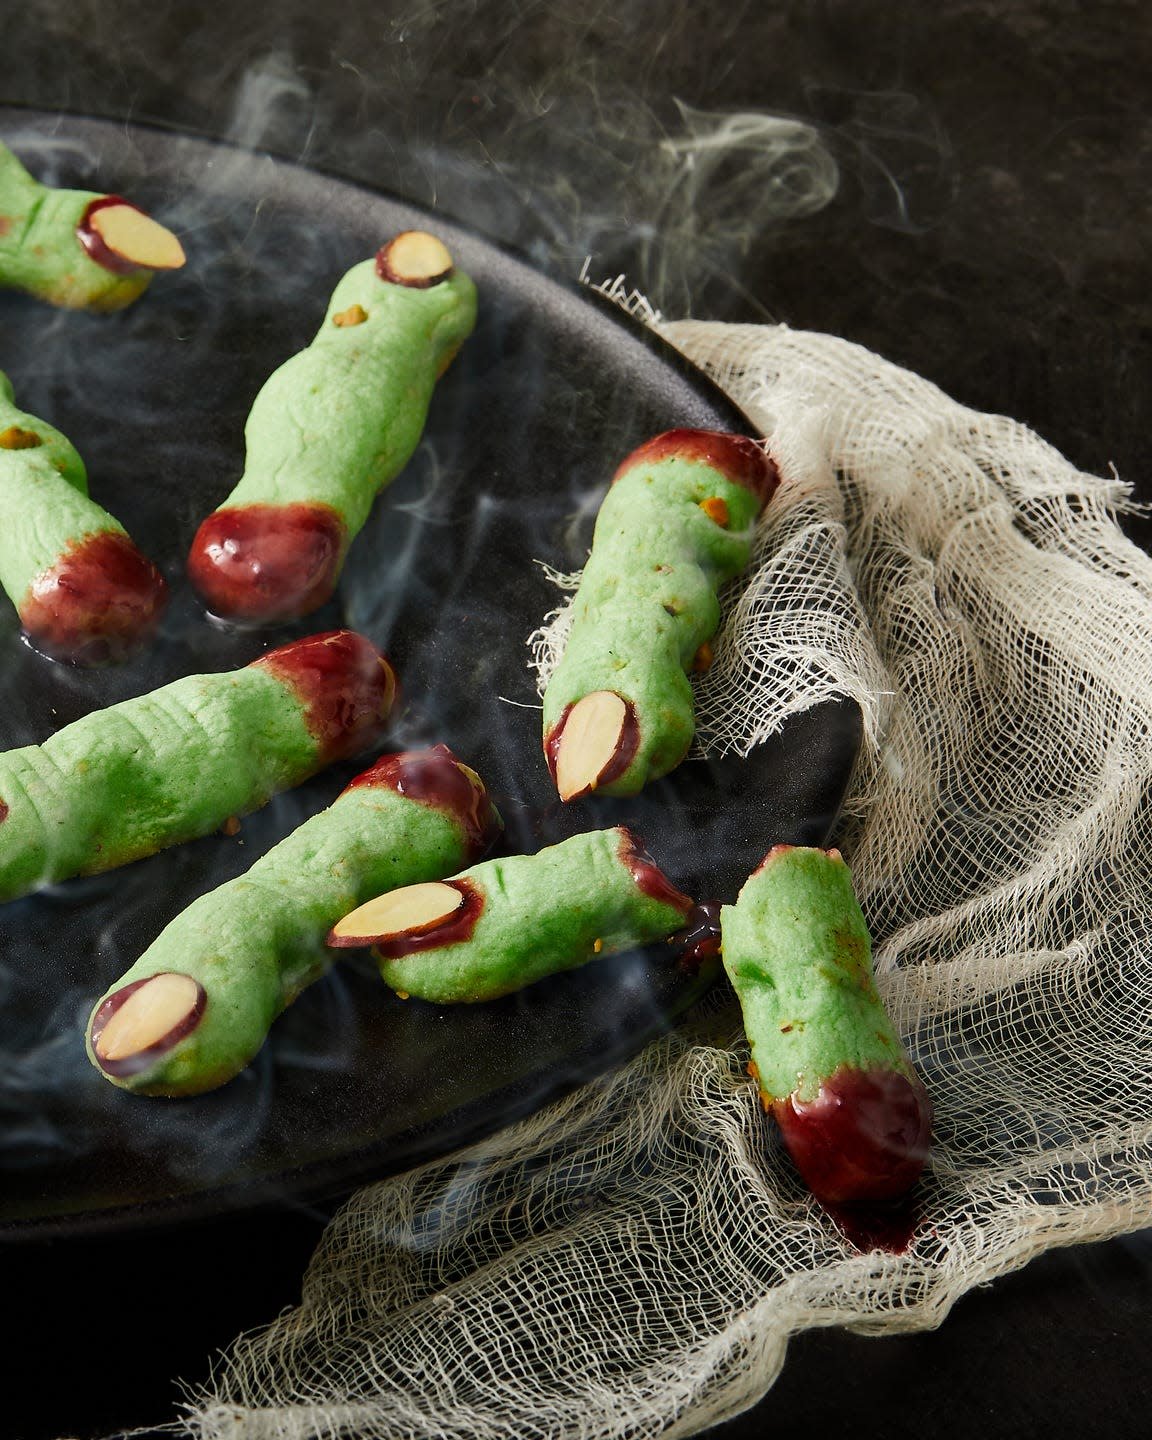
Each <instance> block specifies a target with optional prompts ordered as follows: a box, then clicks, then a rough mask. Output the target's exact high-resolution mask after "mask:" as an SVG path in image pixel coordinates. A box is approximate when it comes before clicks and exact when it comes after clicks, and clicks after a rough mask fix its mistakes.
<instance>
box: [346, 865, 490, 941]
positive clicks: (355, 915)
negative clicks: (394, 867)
mask: <svg viewBox="0 0 1152 1440" xmlns="http://www.w3.org/2000/svg"><path fill="white" fill-rule="evenodd" d="M463 904H464V895H463V893H462V892H461V891H460V890H457V889H456V887H455V886H454V885H444V884H442V883H441V882H440V881H439V880H431V881H428V882H426V883H425V884H422V885H406V886H404V888H403V889H402V890H390V891H389V892H388V893H387V895H378V896H377V897H376V899H375V900H369V901H367V902H366V903H365V904H363V905H361V906H360V907H359V908H358V909H356V910H353V911H352V912H351V914H349V915H345V916H344V918H343V920H339V921H337V923H336V924H335V925H334V926H333V927H332V929H331V931H330V932H329V935H328V944H329V945H379V944H380V943H381V942H382V941H385V940H395V939H397V938H399V937H400V936H402V935H422V934H424V933H425V931H427V930H434V929H435V928H436V926H437V925H441V924H443V922H444V921H445V920H448V919H450V918H451V917H452V916H453V915H455V913H456V912H457V910H459V909H460V907H461V905H463Z"/></svg>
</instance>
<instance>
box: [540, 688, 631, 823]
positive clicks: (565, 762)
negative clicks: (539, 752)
mask: <svg viewBox="0 0 1152 1440" xmlns="http://www.w3.org/2000/svg"><path fill="white" fill-rule="evenodd" d="M627 723H628V706H627V704H626V702H625V701H624V700H622V699H621V698H620V696H619V695H617V694H616V693H615V692H614V691H612V690H593V692H592V693H591V695H585V696H584V698H583V699H582V700H577V702H576V704H575V705H573V706H572V709H571V710H569V712H568V716H567V719H566V720H565V721H564V729H563V731H562V732H561V734H560V739H559V742H558V744H557V746H556V788H557V790H558V791H559V792H560V799H561V800H565V801H567V800H573V799H575V798H576V797H577V796H579V795H584V794H586V793H587V792H588V791H589V790H595V788H596V786H597V785H598V784H599V783H600V781H601V779H602V778H603V776H604V772H605V771H606V770H607V769H608V767H609V766H610V765H611V764H612V762H613V760H615V758H616V756H617V754H618V752H619V750H620V746H621V744H622V742H623V739H624V727H625V725H626V724H627Z"/></svg>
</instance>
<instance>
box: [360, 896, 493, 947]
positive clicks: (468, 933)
mask: <svg viewBox="0 0 1152 1440" xmlns="http://www.w3.org/2000/svg"><path fill="white" fill-rule="evenodd" d="M442 883H443V884H445V885H447V886H448V887H449V888H450V889H452V890H459V892H460V894H461V895H463V896H464V904H463V905H461V906H460V908H459V910H454V911H453V912H452V914H451V915H450V916H449V917H448V919H447V920H444V921H442V922H441V923H440V924H439V925H433V926H432V928H431V929H430V930H421V931H419V932H418V933H417V934H415V935H411V934H409V935H396V936H394V937H393V938H392V939H391V940H380V941H378V942H377V944H376V947H375V949H374V951H373V953H374V954H376V955H379V956H380V958H381V959H383V960H398V959H399V958H400V957H401V956H402V955H415V954H416V953H417V952H418V951H421V950H443V949H444V947H445V946H446V945H458V944H460V942H461V941H462V940H471V938H472V932H473V931H474V930H475V929H476V922H477V920H479V919H480V916H481V915H482V914H483V913H484V896H483V895H482V894H481V893H480V891H479V890H477V888H476V887H475V885H473V884H472V882H471V881H470V880H467V879H461V880H445V881H443V882H442Z"/></svg>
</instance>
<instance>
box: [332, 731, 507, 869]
mask: <svg viewBox="0 0 1152 1440" xmlns="http://www.w3.org/2000/svg"><path fill="white" fill-rule="evenodd" d="M360 786H379V787H384V788H387V789H389V790H395V791H396V793H397V794H398V795H403V796H405V797H406V798H407V799H409V800H417V801H419V802H420V804H421V805H430V806H432V807H433V808H434V809H436V810H442V811H444V813H445V814H447V815H449V816H451V818H452V819H453V820H455V821H456V823H457V824H458V825H459V826H460V829H461V830H462V831H463V832H464V838H465V841H466V843H467V845H468V851H469V854H468V861H469V863H471V862H472V861H474V860H478V859H479V858H480V856H481V855H483V854H484V853H485V851H487V850H488V849H489V848H490V847H491V846H492V844H493V842H494V841H495V839H496V837H497V835H498V834H499V833H500V829H501V825H500V817H499V815H498V814H497V813H496V807H495V806H494V805H493V804H492V802H491V800H489V798H488V792H487V790H486V789H485V788H484V785H483V783H482V782H481V780H480V777H479V776H478V775H476V773H475V771H472V770H469V769H468V768H467V767H465V766H462V765H461V763H460V761H459V760H457V758H456V756H455V755H453V753H452V751H451V750H449V748H448V746H447V745H433V746H432V747H431V749H429V750H402V751H400V752H399V753H397V754H395V755H382V756H381V757H380V759H379V760H377V761H376V763H375V764H374V765H372V766H370V767H369V769H367V770H365V771H364V773H363V774H362V775H357V776H356V778H355V780H353V781H352V782H351V783H350V784H349V785H348V787H347V790H346V791H345V793H347V791H348V790H355V789H357V788H359V787H360Z"/></svg>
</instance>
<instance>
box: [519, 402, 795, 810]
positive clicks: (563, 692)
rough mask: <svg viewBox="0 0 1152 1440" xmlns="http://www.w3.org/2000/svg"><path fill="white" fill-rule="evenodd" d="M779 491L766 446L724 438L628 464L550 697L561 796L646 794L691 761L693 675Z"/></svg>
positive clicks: (671, 446) (645, 452)
mask: <svg viewBox="0 0 1152 1440" xmlns="http://www.w3.org/2000/svg"><path fill="white" fill-rule="evenodd" d="M775 485H776V470H775V467H774V466H773V465H772V462H771V461H770V460H768V459H767V457H766V456H765V455H764V452H763V451H762V450H761V449H760V448H759V446H757V445H755V444H754V443H753V442H752V441H751V440H748V439H745V438H743V437H742V436H738V435H728V434H723V433H720V432H715V431H706V430H671V431H668V432H667V433H666V434H663V435H658V436H656V437H655V439H653V440H650V441H648V442H647V444H645V445H642V446H641V447H640V448H639V449H638V450H636V451H634V452H633V454H632V455H630V456H629V457H628V459H627V460H625V461H624V463H623V464H622V465H621V467H620V469H619V470H618V471H617V474H616V477H615V479H614V481H613V483H612V488H611V489H610V490H609V492H608V494H607V496H606V497H605V499H604V503H603V504H602V505H601V507H600V513H599V516H598V518H597V521H596V531H595V535H594V537H593V541H592V553H591V555H590V556H589V558H588V563H587V565H586V566H585V569H584V574H583V577H582V578H581V581H580V588H579V590H578V591H577V593H576V598H575V600H574V602H573V622H572V631H571V634H570V635H569V638H568V644H567V646H566V648H565V650H564V654H563V657H562V658H561V660H560V663H559V664H558V665H557V667H556V670H555V671H554V673H553V675H552V678H551V680H550V681H549V683H548V688H547V690H546V691H545V695H544V749H545V754H546V755H547V757H548V763H549V767H550V769H551V771H552V778H553V780H554V781H555V782H556V785H557V788H558V789H559V791H560V797H561V799H562V800H574V799H578V798H579V797H580V796H582V795H585V794H587V793H588V792H589V791H593V790H600V791H602V792H603V793H605V794H607V795H635V794H636V793H637V792H638V791H639V790H641V789H642V788H643V786H644V785H646V784H647V783H648V781H649V780H654V779H658V778H659V777H660V776H661V775H665V774H667V772H668V771H669V770H672V769H674V768H675V767H676V766H677V765H679V763H680V761H681V760H683V758H684V756H685V755H686V754H687V752H688V747H689V745H690V744H691V743H692V736H693V734H694V733H695V716H694V711H693V701H692V686H691V684H690V682H689V680H688V675H687V671H688V670H689V669H691V668H694V667H695V668H701V667H704V666H706V665H707V664H708V663H709V662H710V652H709V651H708V649H707V642H708V640H709V639H710V638H711V636H712V635H714V634H715V632H716V627H717V625H718V624H719V621H720V602H719V600H718V598H717V592H718V591H719V589H720V587H721V586H722V585H723V584H724V583H725V582H726V581H727V580H730V579H731V578H732V577H733V576H734V575H736V574H738V573H739V572H740V571H741V570H742V569H743V568H744V566H745V565H746V564H747V563H748V558H749V555H750V554H751V549H752V532H753V526H754V523H755V520H756V516H757V515H758V513H759V512H760V509H761V507H762V506H763V505H764V503H765V502H766V500H767V499H768V497H769V496H770V495H771V493H772V491H773V490H774V488H775ZM604 697H617V698H616V699H615V700H613V699H609V702H608V705H607V706H606V707H605V706H604V704H603V699H604Z"/></svg>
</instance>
